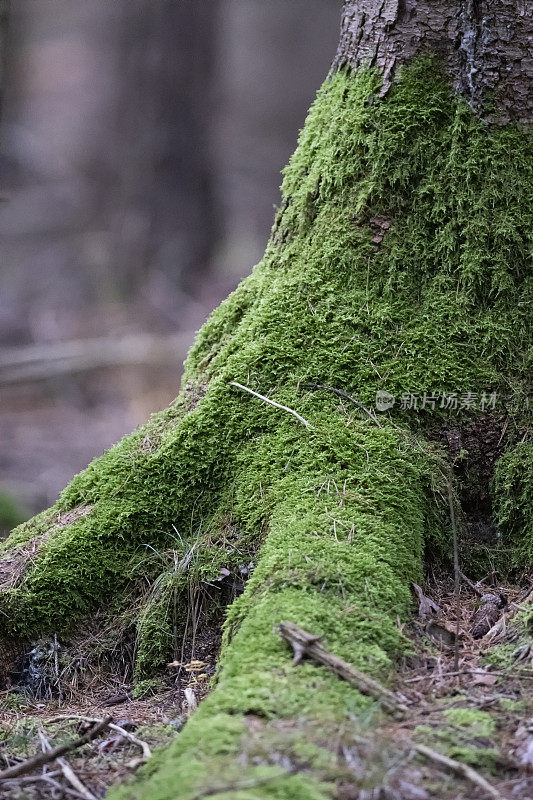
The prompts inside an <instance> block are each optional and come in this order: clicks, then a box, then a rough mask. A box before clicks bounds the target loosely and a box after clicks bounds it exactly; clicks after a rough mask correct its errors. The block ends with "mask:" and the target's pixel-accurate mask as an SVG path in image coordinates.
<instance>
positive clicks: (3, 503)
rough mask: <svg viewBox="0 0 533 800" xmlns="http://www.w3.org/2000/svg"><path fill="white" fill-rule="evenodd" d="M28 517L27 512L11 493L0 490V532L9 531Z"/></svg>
mask: <svg viewBox="0 0 533 800" xmlns="http://www.w3.org/2000/svg"><path fill="white" fill-rule="evenodd" d="M26 519H28V514H27V513H26V512H25V511H24V510H23V509H22V507H21V505H20V503H18V502H17V501H16V500H15V498H14V497H12V495H11V494H9V493H8V492H5V491H1V490H0V532H2V531H9V530H11V528H14V527H15V526H16V525H20V524H21V523H22V522H24V520H26Z"/></svg>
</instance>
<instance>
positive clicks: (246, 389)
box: [230, 381, 311, 428]
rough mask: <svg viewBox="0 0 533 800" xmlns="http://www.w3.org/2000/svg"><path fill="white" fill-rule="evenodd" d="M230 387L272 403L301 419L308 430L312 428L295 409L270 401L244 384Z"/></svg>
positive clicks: (234, 382)
mask: <svg viewBox="0 0 533 800" xmlns="http://www.w3.org/2000/svg"><path fill="white" fill-rule="evenodd" d="M230 386H236V387H237V388H238V389H242V390H243V391H245V392H250V394H253V395H254V397H258V398H259V399H260V400H264V401H265V403H270V405H271V406H275V407H276V408H281V409H282V410H283V411H288V412H289V414H292V415H293V417H296V419H299V420H300V422H301V423H302V425H305V427H306V428H310V427H311V425H310V423H309V422H308V421H307V420H306V419H304V418H303V417H301V416H300V414H298V412H297V411H295V410H294V409H293V408H289V407H288V406H282V405H281V403H276V401H275V400H270V399H269V398H268V397H265V395H264V394H259V392H254V390H253V389H250V388H249V387H248V386H243V385H242V383H237V381H230Z"/></svg>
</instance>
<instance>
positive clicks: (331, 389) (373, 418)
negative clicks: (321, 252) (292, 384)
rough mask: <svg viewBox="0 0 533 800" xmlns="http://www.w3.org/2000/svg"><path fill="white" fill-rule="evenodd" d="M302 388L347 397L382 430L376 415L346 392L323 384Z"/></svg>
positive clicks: (310, 384) (313, 384)
mask: <svg viewBox="0 0 533 800" xmlns="http://www.w3.org/2000/svg"><path fill="white" fill-rule="evenodd" d="M301 386H306V387H308V388H309V389H323V390H324V391H325V392H333V394H337V395H339V397H345V398H346V400H349V401H350V402H351V403H354V404H355V405H356V406H357V407H358V408H360V409H361V411H364V412H365V414H368V416H369V417H370V419H371V420H372V422H375V423H376V425H377V426H378V428H381V425H380V423H379V422H378V420H377V418H376V417H375V416H374V414H373V413H372V412H371V411H370V410H369V409H368V408H366V406H364V405H363V404H362V403H360V402H359V400H356V399H355V397H352V396H351V395H350V394H348V393H347V392H344V391H343V390H342V389H334V388H333V387H332V386H322V384H321V383H302V384H301Z"/></svg>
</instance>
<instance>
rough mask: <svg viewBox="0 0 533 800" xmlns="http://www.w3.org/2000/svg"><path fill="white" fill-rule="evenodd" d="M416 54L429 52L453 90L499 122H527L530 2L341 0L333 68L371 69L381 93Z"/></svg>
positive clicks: (531, 109)
mask: <svg viewBox="0 0 533 800" xmlns="http://www.w3.org/2000/svg"><path fill="white" fill-rule="evenodd" d="M420 52H427V53H437V54H438V55H439V57H440V58H441V59H442V60H443V62H444V63H445V64H446V67H447V69H448V71H449V74H450V75H451V77H452V79H453V85H454V88H455V90H456V91H457V92H459V93H460V94H462V95H463V97H465V99H466V100H467V101H468V103H470V105H471V106H472V107H473V108H474V109H476V110H480V109H482V107H483V102H484V100H486V99H487V97H488V96H489V95H490V94H493V93H494V94H495V96H496V103H497V107H498V109H499V111H500V112H501V115H502V121H508V120H509V119H513V120H519V121H521V122H525V123H530V122H531V121H532V120H533V93H532V91H531V79H532V76H533V3H532V2H531V0H346V1H345V3H344V9H343V14H342V23H341V35H340V42H339V47H338V50H337V55H336V56H335V60H334V62H333V68H334V69H336V70H337V69H341V68H343V67H349V68H351V69H357V68H358V67H360V66H363V65H366V66H371V67H375V68H376V69H378V70H379V71H380V73H381V74H382V75H383V78H384V82H383V89H382V91H383V92H386V91H387V89H388V88H389V87H390V86H391V83H392V81H393V80H394V77H395V75H396V74H397V71H398V68H399V67H401V66H402V65H403V64H407V63H409V61H411V60H412V58H413V56H415V55H417V54H419V53H420Z"/></svg>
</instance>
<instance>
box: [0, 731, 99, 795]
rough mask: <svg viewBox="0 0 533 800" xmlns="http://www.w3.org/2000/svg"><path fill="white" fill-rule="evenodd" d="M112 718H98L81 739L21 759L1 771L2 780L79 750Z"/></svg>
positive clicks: (0, 778)
mask: <svg viewBox="0 0 533 800" xmlns="http://www.w3.org/2000/svg"><path fill="white" fill-rule="evenodd" d="M111 720H112V717H108V718H107V719H104V720H97V722H98V724H97V725H95V726H94V727H93V728H91V729H90V730H88V731H87V733H84V734H83V736H80V738H79V739H75V740H74V741H73V742H70V743H69V744H62V745H60V746H59V747H54V748H53V749H52V750H50V751H48V752H46V753H44V752H43V753H38V754H37V755H36V756H33V757H32V758H28V759H26V761H21V762H20V763H19V764H14V765H13V766H12V767H8V768H7V769H4V770H2V772H0V781H4V780H7V779H8V778H16V777H17V776H18V775H25V774H26V773H27V772H32V771H33V770H34V769H37V768H38V767H42V766H43V765H44V764H49V763H50V762H51V761H55V760H56V758H59V757H60V756H64V755H65V753H69V752H70V751H71V750H77V749H78V748H79V747H83V745H85V744H87V743H88V742H91V741H92V740H93V739H95V738H96V737H97V736H98V734H99V733H100V731H102V730H103V729H104V728H107V726H108V725H109V723H110V721H111ZM91 721H94V720H91Z"/></svg>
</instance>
